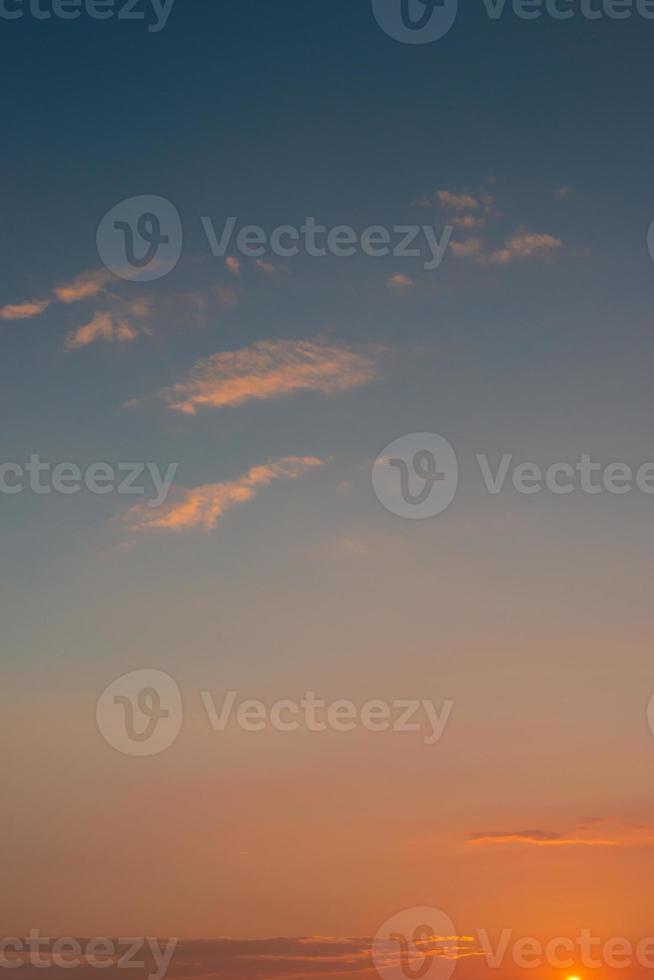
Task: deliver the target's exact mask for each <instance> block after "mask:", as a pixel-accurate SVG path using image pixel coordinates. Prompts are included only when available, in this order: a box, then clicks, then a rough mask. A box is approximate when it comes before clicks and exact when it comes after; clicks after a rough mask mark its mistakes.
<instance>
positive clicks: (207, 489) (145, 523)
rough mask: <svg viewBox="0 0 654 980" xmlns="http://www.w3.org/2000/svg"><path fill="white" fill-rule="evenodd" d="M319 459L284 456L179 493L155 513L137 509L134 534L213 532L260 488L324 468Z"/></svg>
mask: <svg viewBox="0 0 654 980" xmlns="http://www.w3.org/2000/svg"><path fill="white" fill-rule="evenodd" d="M324 465H325V461H324V460H322V459H318V458H317V457H316V456H285V457H284V458H283V459H278V460H276V461H275V462H274V463H266V464H264V465H263V466H253V467H252V469H250V470H249V471H248V472H247V473H246V474H245V475H244V476H242V477H239V478H238V479H236V480H226V481H224V482H223V483H206V484H204V485H203V486H199V487H195V488H193V489H191V490H185V489H178V490H177V500H174V501H172V502H171V503H169V504H165V505H164V506H163V507H159V508H157V509H156V510H154V509H152V508H149V507H148V506H147V505H141V504H139V505H137V506H136V507H133V508H132V509H131V510H130V512H129V520H130V522H131V524H130V528H131V530H133V531H147V530H163V531H188V530H191V529H193V528H201V529H202V530H203V531H213V530H214V528H215V527H216V525H217V523H218V521H219V520H220V518H221V517H222V516H223V514H224V513H225V512H226V511H227V510H229V509H230V508H231V507H235V506H236V505H237V504H244V503H247V502H248V501H249V500H252V498H253V497H254V496H255V495H256V493H257V490H258V489H260V488H261V487H267V486H269V485H270V484H271V483H272V482H273V481H274V480H296V479H298V477H300V476H302V474H303V473H304V472H306V471H307V470H311V469H315V468H316V467H320V466H324Z"/></svg>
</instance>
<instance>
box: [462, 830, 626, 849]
mask: <svg viewBox="0 0 654 980" xmlns="http://www.w3.org/2000/svg"><path fill="white" fill-rule="evenodd" d="M467 843H468V844H472V845H478V846H486V847H489V846H493V845H494V844H528V845H531V846H533V847H619V846H620V843H621V841H618V840H597V839H593V838H584V837H567V836H565V835H564V834H560V833H556V832H554V831H548V830H487V831H481V832H480V833H476V834H469V835H468V838H467Z"/></svg>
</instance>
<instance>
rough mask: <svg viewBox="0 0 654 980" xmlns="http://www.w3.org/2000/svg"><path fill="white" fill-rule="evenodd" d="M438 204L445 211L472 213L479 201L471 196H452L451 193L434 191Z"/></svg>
mask: <svg viewBox="0 0 654 980" xmlns="http://www.w3.org/2000/svg"><path fill="white" fill-rule="evenodd" d="M436 198H437V200H438V203H439V204H440V206H441V207H442V208H445V210H446V211H474V210H475V209H476V208H478V207H479V206H480V201H479V199H478V198H477V197H474V196H473V195H472V194H453V193H452V191H447V190H441V191H436Z"/></svg>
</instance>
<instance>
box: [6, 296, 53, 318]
mask: <svg viewBox="0 0 654 980" xmlns="http://www.w3.org/2000/svg"><path fill="white" fill-rule="evenodd" d="M49 305H50V300H49V299H33V300H26V301H25V302H24V303H13V304H12V303H10V304H9V305H8V306H3V307H0V320H29V319H31V318H32V317H34V316H38V315H39V314H40V313H43V311H44V310H46V309H47V308H48V306H49Z"/></svg>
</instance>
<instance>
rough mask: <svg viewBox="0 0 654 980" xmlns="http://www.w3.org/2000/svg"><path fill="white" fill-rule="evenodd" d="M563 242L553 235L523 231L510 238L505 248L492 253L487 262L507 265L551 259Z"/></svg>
mask: <svg viewBox="0 0 654 980" xmlns="http://www.w3.org/2000/svg"><path fill="white" fill-rule="evenodd" d="M562 245H563V242H562V241H561V240H560V239H559V238H554V237H553V236H552V235H539V234H535V233H534V232H528V231H521V232H518V233H517V234H516V235H514V236H513V237H512V238H510V239H509V240H508V241H507V242H506V244H505V245H504V248H500V249H498V250H497V251H494V252H491V253H490V255H488V256H487V259H486V261H488V262H497V263H500V264H501V265H507V264H508V263H509V262H515V261H521V260H523V259H530V258H535V257H539V256H541V257H549V256H551V255H552V253H553V252H555V251H556V250H557V249H559V248H561V247H562Z"/></svg>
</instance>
